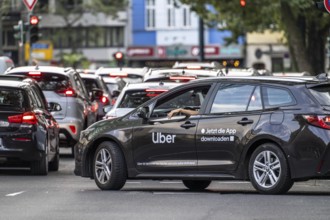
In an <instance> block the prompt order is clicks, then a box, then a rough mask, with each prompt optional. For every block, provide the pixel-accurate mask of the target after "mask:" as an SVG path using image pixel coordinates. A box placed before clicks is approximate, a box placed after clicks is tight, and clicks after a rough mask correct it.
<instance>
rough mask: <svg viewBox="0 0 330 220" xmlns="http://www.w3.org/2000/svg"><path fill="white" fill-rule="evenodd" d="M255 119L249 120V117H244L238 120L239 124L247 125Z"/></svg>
mask: <svg viewBox="0 0 330 220" xmlns="http://www.w3.org/2000/svg"><path fill="white" fill-rule="evenodd" d="M252 123H253V120H249V119H248V118H242V120H240V121H238V122H237V124H240V125H246V124H252Z"/></svg>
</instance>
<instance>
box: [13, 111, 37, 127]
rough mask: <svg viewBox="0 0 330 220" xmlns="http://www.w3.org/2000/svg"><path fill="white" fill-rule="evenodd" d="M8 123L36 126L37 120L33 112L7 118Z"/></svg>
mask: <svg viewBox="0 0 330 220" xmlns="http://www.w3.org/2000/svg"><path fill="white" fill-rule="evenodd" d="M8 122H9V123H19V124H31V125H34V124H37V118H36V115H35V114H34V113H33V112H25V113H23V114H20V115H12V116H8Z"/></svg>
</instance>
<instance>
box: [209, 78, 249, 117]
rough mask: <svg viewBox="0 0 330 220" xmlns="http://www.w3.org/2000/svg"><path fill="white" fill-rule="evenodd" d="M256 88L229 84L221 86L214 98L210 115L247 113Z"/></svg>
mask: <svg viewBox="0 0 330 220" xmlns="http://www.w3.org/2000/svg"><path fill="white" fill-rule="evenodd" d="M254 88H255V86H252V85H244V84H227V85H224V86H221V87H220V88H219V90H218V91H217V94H216V96H215V98H214V101H213V104H212V107H211V112H210V113H212V114H216V113H225V112H241V111H246V110H247V109H248V105H249V103H250V100H251V96H252V93H253V92H254ZM251 104H252V103H251ZM251 108H252V107H251Z"/></svg>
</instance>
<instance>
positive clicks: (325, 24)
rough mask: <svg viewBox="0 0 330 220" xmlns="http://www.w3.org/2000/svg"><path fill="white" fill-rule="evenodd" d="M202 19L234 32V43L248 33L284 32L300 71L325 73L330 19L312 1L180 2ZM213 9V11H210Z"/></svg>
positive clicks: (205, 0)
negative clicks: (222, 25)
mask: <svg viewBox="0 0 330 220" xmlns="http://www.w3.org/2000/svg"><path fill="white" fill-rule="evenodd" d="M179 1H180V2H181V3H184V4H188V5H190V6H191V7H192V10H194V11H196V12H197V13H198V14H199V15H200V16H202V17H203V19H204V20H205V22H209V23H214V22H218V23H219V22H220V23H222V24H225V25H226V29H228V30H230V31H232V33H233V35H232V38H231V39H229V42H230V41H234V40H236V39H237V37H238V36H241V35H243V34H244V33H248V32H254V31H256V32H262V31H264V30H267V29H268V30H269V29H270V30H274V31H284V33H285V36H286V39H287V44H288V47H289V49H290V52H291V55H292V56H291V58H292V60H293V64H294V66H295V68H296V69H297V71H301V72H302V71H307V72H309V73H311V74H312V75H314V74H318V73H321V72H324V71H325V64H324V60H325V48H326V47H325V46H326V39H327V36H329V28H330V15H329V14H328V13H324V12H322V11H320V10H317V9H316V7H315V5H314V2H313V1H312V0H246V6H245V7H240V2H239V0H232V1H228V0H179ZM210 6H212V8H213V10H209V9H210Z"/></svg>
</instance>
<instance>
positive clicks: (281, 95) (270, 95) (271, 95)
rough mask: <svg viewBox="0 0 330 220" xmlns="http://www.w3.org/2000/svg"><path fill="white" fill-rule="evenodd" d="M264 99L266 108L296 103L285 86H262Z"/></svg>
mask: <svg viewBox="0 0 330 220" xmlns="http://www.w3.org/2000/svg"><path fill="white" fill-rule="evenodd" d="M262 99H263V102H264V105H265V108H274V107H279V106H289V105H293V104H295V103H296V101H295V99H294V97H293V96H292V94H291V92H290V91H289V90H287V89H285V88H276V87H265V86H264V87H262Z"/></svg>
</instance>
